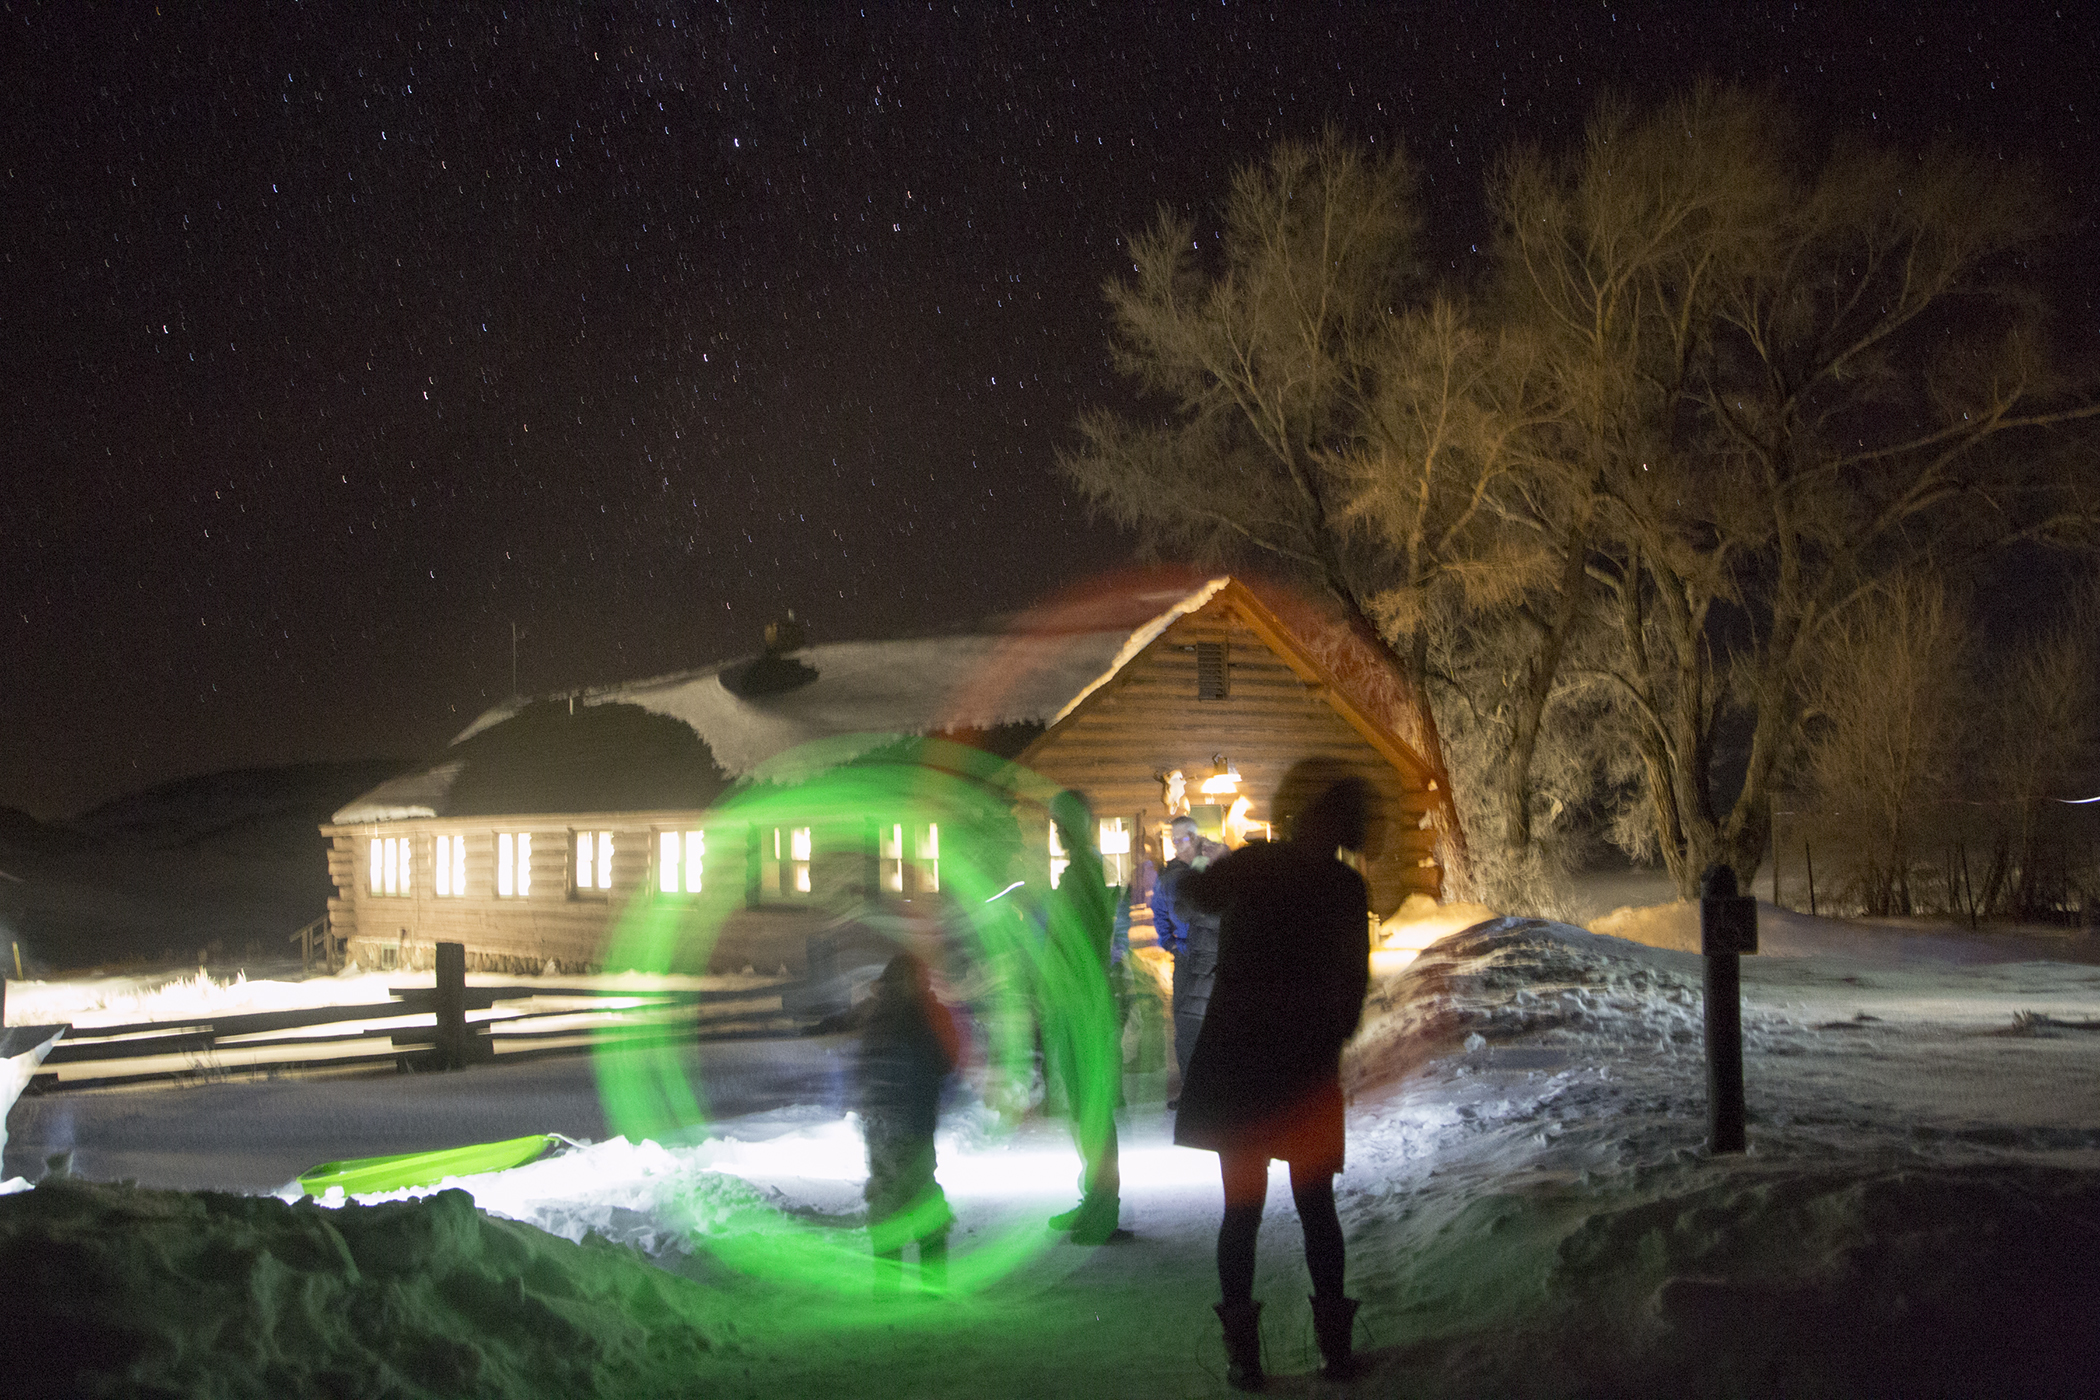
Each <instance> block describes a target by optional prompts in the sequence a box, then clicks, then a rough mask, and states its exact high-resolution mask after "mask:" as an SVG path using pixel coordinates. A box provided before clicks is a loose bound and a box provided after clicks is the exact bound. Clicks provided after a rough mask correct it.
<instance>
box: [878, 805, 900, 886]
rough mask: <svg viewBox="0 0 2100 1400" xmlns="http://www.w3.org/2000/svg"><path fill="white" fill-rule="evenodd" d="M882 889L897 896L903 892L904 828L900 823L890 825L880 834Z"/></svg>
mask: <svg viewBox="0 0 2100 1400" xmlns="http://www.w3.org/2000/svg"><path fill="white" fill-rule="evenodd" d="M882 887H883V888H884V889H886V890H890V891H893V892H894V893H897V894H902V893H903V892H904V827H903V824H902V823H897V822H893V823H891V825H890V827H889V829H888V830H886V831H884V832H883V833H882Z"/></svg>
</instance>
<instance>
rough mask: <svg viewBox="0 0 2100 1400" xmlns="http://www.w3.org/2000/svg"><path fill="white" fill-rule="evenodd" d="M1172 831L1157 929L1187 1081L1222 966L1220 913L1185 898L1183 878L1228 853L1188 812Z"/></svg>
mask: <svg viewBox="0 0 2100 1400" xmlns="http://www.w3.org/2000/svg"><path fill="white" fill-rule="evenodd" d="M1168 835H1169V838H1170V839H1171V840H1172V841H1173V843H1174V858H1173V859H1172V860H1170V861H1168V862H1167V868H1166V869H1164V870H1162V871H1161V872H1160V874H1159V883H1158V884H1156V885H1154V886H1153V887H1152V928H1153V930H1154V932H1155V933H1156V934H1157V935H1158V937H1159V946H1160V947H1161V948H1163V949H1165V950H1166V951H1167V952H1168V953H1169V954H1171V955H1172V956H1173V958H1174V1066H1175V1068H1176V1069H1178V1070H1179V1071H1180V1072H1181V1078H1182V1080H1183V1081H1184V1082H1186V1081H1187V1079H1188V1077H1189V1055H1190V1054H1191V1053H1193V1052H1194V1050H1195V1048H1196V1036H1197V1034H1198V1033H1199V1032H1201V1031H1202V1029H1203V1013H1204V1012H1205V1010H1207V1009H1208V1008H1209V1006H1210V989H1211V984H1212V982H1213V981H1214V979H1215V977H1216V974H1217V969H1218V916H1217V915H1216V914H1214V913H1211V912H1208V911H1206V910H1201V909H1194V908H1191V907H1190V906H1189V905H1188V902H1187V901H1185V900H1183V899H1182V898H1181V880H1182V877H1183V876H1185V875H1187V874H1188V873H1189V872H1190V871H1191V870H1202V869H1205V868H1207V867H1208V866H1209V865H1210V864H1211V862H1213V861H1215V860H1217V859H1218V858H1220V857H1221V856H1223V855H1225V853H1226V848H1225V845H1224V843H1223V842H1220V841H1212V840H1210V839H1209V838H1207V837H1205V836H1204V835H1203V833H1202V831H1200V830H1199V829H1198V828H1197V825H1196V819H1195V818H1194V817H1191V816H1188V815H1186V814H1184V815H1182V816H1178V817H1176V818H1174V820H1173V822H1172V823H1171V824H1170V825H1169V826H1168ZM1167 1107H1169V1108H1173V1107H1176V1105H1175V1104H1172V1103H1170V1104H1168V1105H1167Z"/></svg>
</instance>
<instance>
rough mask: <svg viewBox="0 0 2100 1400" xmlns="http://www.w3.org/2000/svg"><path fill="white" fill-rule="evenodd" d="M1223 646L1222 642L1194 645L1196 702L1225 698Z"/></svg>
mask: <svg viewBox="0 0 2100 1400" xmlns="http://www.w3.org/2000/svg"><path fill="white" fill-rule="evenodd" d="M1225 677H1226V667H1225V644H1224V643H1223V642H1198V643H1196V698H1197V699H1198V700H1223V699H1224V698H1225Z"/></svg>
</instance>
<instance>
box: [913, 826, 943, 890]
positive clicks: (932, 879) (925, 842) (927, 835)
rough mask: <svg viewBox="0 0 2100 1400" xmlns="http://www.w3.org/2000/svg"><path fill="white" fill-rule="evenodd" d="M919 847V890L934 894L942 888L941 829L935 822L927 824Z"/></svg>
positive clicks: (919, 839)
mask: <svg viewBox="0 0 2100 1400" xmlns="http://www.w3.org/2000/svg"><path fill="white" fill-rule="evenodd" d="M915 844H916V846H917V857H918V867H919V868H918V876H919V888H920V889H922V890H924V891H926V892H927V893H928V894H932V893H933V892H934V891H936V890H938V889H940V887H941V829H940V827H939V825H937V824H936V823H934V822H928V823H926V829H925V830H924V831H921V832H920V833H919V835H918V841H917V842H916V843H915Z"/></svg>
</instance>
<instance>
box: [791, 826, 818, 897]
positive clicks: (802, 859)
mask: <svg viewBox="0 0 2100 1400" xmlns="http://www.w3.org/2000/svg"><path fill="white" fill-rule="evenodd" d="M811 846H812V842H811V841H810V830H809V828H808V827H806V826H798V827H796V828H795V829H794V830H792V831H790V832H789V833H788V858H789V860H790V861H792V862H793V863H794V867H795V871H794V876H795V893H796V894H808V893H809V862H810V850H811Z"/></svg>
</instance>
